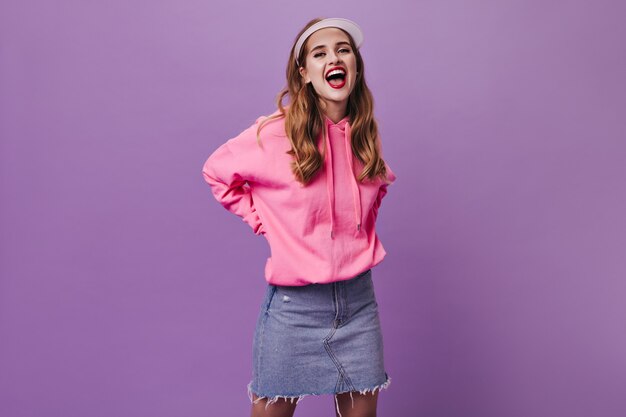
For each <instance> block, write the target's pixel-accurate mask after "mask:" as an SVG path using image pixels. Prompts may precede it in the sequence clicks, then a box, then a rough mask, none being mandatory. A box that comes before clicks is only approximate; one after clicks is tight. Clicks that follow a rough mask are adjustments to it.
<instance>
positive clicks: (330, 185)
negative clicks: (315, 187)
mask: <svg viewBox="0 0 626 417" xmlns="http://www.w3.org/2000/svg"><path fill="white" fill-rule="evenodd" d="M350 132H351V130H350V123H348V122H346V125H345V140H344V143H345V146H346V157H347V159H348V166H349V167H350V174H351V175H350V184H351V185H352V187H351V188H352V202H353V204H354V215H355V219H356V233H359V232H360V231H361V216H362V213H361V192H360V191H359V185H358V183H357V181H356V178H355V177H354V165H353V163H352V160H353V158H354V157H353V155H352V138H351V135H350ZM323 134H324V136H325V141H326V142H325V144H326V149H325V151H324V154H325V158H324V161H325V163H326V190H327V192H328V209H329V212H330V238H331V239H334V228H335V214H334V211H335V210H334V207H335V187H334V172H333V157H332V152H331V145H330V132H329V129H328V121H327V120H325V121H324V132H323Z"/></svg>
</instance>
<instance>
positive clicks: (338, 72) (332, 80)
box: [326, 67, 346, 89]
mask: <svg viewBox="0 0 626 417" xmlns="http://www.w3.org/2000/svg"><path fill="white" fill-rule="evenodd" d="M326 82H328V84H329V85H330V86H331V87H332V88H335V89H339V88H341V87H343V86H344V85H346V70H344V69H343V68H341V67H334V68H331V69H330V71H328V72H327V73H326Z"/></svg>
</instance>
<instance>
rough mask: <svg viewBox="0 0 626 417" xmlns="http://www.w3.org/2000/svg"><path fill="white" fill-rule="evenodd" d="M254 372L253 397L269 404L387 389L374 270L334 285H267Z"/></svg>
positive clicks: (250, 388)
mask: <svg viewBox="0 0 626 417" xmlns="http://www.w3.org/2000/svg"><path fill="white" fill-rule="evenodd" d="M252 375H253V376H252V381H251V382H250V383H249V384H248V396H249V398H250V400H251V401H253V397H252V393H254V394H256V396H257V397H258V398H257V400H256V401H260V400H262V399H267V405H269V404H271V403H272V402H276V401H278V399H280V398H284V399H285V400H289V401H291V402H293V401H296V402H298V401H300V400H301V399H302V398H303V397H305V396H307V395H320V394H339V393H344V392H351V393H352V392H360V393H361V394H366V393H372V394H373V393H374V392H375V391H376V390H380V389H382V388H387V386H388V385H389V383H390V382H391V380H390V378H389V377H388V376H387V373H386V372H385V368H384V363H383V340H382V334H381V328H380V320H379V316H378V304H377V303H376V298H375V295H374V285H373V283H372V270H371V269H368V270H367V271H365V272H362V273H360V274H358V275H357V276H355V277H353V278H350V279H348V280H344V281H337V282H332V283H328V284H309V285H305V286H280V285H273V284H268V286H267V290H266V293H265V298H264V300H263V303H262V304H261V311H260V314H259V317H258V320H257V324H256V329H255V332H254V339H253V372H252ZM335 400H336V397H335Z"/></svg>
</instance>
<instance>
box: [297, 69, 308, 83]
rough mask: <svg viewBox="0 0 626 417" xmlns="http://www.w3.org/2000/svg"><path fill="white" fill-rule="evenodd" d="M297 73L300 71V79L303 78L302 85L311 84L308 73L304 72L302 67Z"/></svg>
mask: <svg viewBox="0 0 626 417" xmlns="http://www.w3.org/2000/svg"><path fill="white" fill-rule="evenodd" d="M298 71H300V76H301V77H302V78H304V83H305V84H308V83H310V82H311V78H310V77H309V73H308V71H307V70H306V68H304V67H300V68H299V69H298Z"/></svg>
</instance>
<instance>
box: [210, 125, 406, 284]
mask: <svg viewBox="0 0 626 417" xmlns="http://www.w3.org/2000/svg"><path fill="white" fill-rule="evenodd" d="M275 114H276V113H275ZM264 118H265V116H261V117H259V118H258V119H257V120H256V122H255V123H254V124H253V125H252V126H250V127H249V128H247V129H246V130H244V131H243V132H241V133H240V134H239V135H238V136H236V137H234V138H232V139H230V140H228V141H227V142H226V143H224V144H222V145H221V146H220V147H219V148H217V150H215V151H214V152H213V153H212V154H211V156H209V158H208V159H207V160H206V162H205V163H204V166H203V168H202V174H203V176H204V179H205V181H206V182H207V183H208V184H209V185H210V187H211V191H212V193H213V196H214V197H215V198H216V199H217V201H218V202H219V203H220V204H221V205H222V206H224V208H226V209H227V210H228V211H230V212H232V213H234V214H236V215H237V216H239V217H241V218H242V220H243V221H244V222H246V223H247V224H248V225H250V227H251V228H252V230H253V231H254V233H255V234H257V235H263V236H265V238H266V239H267V241H268V243H269V245H270V250H271V256H270V257H269V258H268V259H267V262H266V264H265V279H266V281H267V282H268V283H270V284H274V285H291V286H298V285H307V284H312V283H329V282H334V281H342V280H346V279H350V278H353V277H354V276H356V275H358V274H359V273H361V272H363V271H366V270H367V269H369V268H371V267H373V266H375V265H377V264H378V263H380V262H381V261H382V260H383V258H384V257H385V254H386V252H385V249H384V248H383V246H382V244H381V242H380V240H379V239H378V236H377V235H376V230H375V225H376V218H377V216H378V210H379V207H380V204H381V201H382V199H383V197H384V196H385V195H386V194H387V187H388V186H389V185H390V184H392V183H393V182H394V181H395V180H396V175H395V174H394V173H393V172H392V171H391V169H390V168H389V166H388V165H386V167H387V181H383V180H382V179H378V178H377V179H376V180H375V181H370V180H367V179H365V180H364V182H363V183H361V182H359V181H358V180H357V179H356V177H357V176H358V174H359V173H360V172H361V169H362V168H363V164H362V163H361V162H360V161H359V160H358V158H356V157H354V156H353V155H352V148H351V142H350V123H349V120H348V117H346V118H344V119H342V120H341V121H339V122H338V123H333V122H332V121H331V120H330V119H329V118H327V117H326V118H325V123H324V131H323V132H320V135H319V137H318V147H319V149H320V151H321V152H322V155H325V156H324V167H323V169H321V170H320V171H319V172H318V174H317V175H316V176H315V178H314V179H313V180H312V181H311V182H310V183H309V184H308V185H306V186H304V185H302V184H301V183H300V182H298V181H297V180H296V179H295V178H294V176H293V173H292V172H291V162H292V156H291V155H289V154H287V151H289V150H290V149H291V145H290V143H289V139H288V138H287V135H286V133H285V123H284V122H285V119H284V118H278V119H274V120H271V121H268V122H267V123H266V124H265V125H264V126H263V128H262V129H261V133H260V142H261V145H259V144H258V142H257V138H256V132H257V128H258V126H259V123H260V122H261V121H262V120H263V119H264ZM324 133H326V134H324ZM325 150H329V151H328V152H327V151H325Z"/></svg>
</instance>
